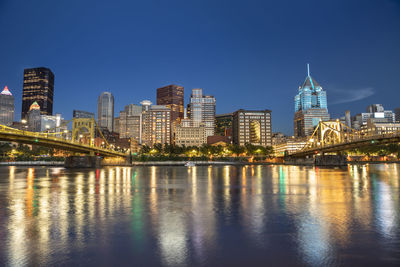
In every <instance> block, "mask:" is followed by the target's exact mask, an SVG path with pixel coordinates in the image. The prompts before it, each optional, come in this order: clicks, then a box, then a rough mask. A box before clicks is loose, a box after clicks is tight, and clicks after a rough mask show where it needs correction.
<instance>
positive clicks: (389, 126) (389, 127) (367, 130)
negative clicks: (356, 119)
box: [361, 119, 400, 135]
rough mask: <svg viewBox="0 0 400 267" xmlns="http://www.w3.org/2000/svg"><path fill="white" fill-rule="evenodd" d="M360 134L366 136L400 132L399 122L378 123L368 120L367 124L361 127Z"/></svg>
mask: <svg viewBox="0 0 400 267" xmlns="http://www.w3.org/2000/svg"><path fill="white" fill-rule="evenodd" d="M361 132H363V133H364V134H366V135H381V134H391V133H396V132H400V123H399V122H396V123H395V122H379V121H376V120H372V119H369V120H368V121H367V124H366V125H364V126H363V127H361Z"/></svg>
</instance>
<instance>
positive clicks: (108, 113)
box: [97, 92, 114, 132]
mask: <svg viewBox="0 0 400 267" xmlns="http://www.w3.org/2000/svg"><path fill="white" fill-rule="evenodd" d="M97 123H98V125H99V127H101V128H103V129H104V128H106V129H108V130H109V131H110V132H112V131H113V129H114V96H113V95H112V94H111V93H109V92H103V93H101V95H100V96H99V99H98V101H97Z"/></svg>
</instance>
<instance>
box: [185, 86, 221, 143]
mask: <svg viewBox="0 0 400 267" xmlns="http://www.w3.org/2000/svg"><path fill="white" fill-rule="evenodd" d="M188 114H189V117H190V119H191V121H192V123H193V126H195V127H198V126H199V125H200V124H202V123H203V124H204V127H205V129H206V138H207V136H211V135H214V132H215V98H214V96H210V95H203V89H201V88H196V89H193V90H192V94H191V95H190V100H189V104H188Z"/></svg>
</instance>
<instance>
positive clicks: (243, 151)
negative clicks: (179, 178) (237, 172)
mask: <svg viewBox="0 0 400 267" xmlns="http://www.w3.org/2000/svg"><path fill="white" fill-rule="evenodd" d="M273 153H274V151H273V149H272V147H271V146H259V145H252V144H246V145H244V146H240V145H235V144H230V145H227V146H221V145H217V146H212V145H208V144H203V145H201V146H185V145H183V146H177V145H174V144H164V145H163V144H154V145H153V147H149V146H147V145H143V146H142V147H141V148H140V151H139V155H154V156H156V155H169V156H189V157H190V156H193V157H196V156H203V157H232V156H236V157H238V156H273Z"/></svg>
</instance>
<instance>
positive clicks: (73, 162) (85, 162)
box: [64, 156, 101, 168]
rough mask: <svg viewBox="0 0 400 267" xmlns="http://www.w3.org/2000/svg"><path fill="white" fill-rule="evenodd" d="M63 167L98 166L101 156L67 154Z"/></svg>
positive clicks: (99, 165)
mask: <svg viewBox="0 0 400 267" xmlns="http://www.w3.org/2000/svg"><path fill="white" fill-rule="evenodd" d="M64 167H65V168H100V167H101V158H100V157H98V156H69V157H67V158H66V159H65V164H64Z"/></svg>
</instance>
